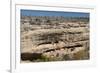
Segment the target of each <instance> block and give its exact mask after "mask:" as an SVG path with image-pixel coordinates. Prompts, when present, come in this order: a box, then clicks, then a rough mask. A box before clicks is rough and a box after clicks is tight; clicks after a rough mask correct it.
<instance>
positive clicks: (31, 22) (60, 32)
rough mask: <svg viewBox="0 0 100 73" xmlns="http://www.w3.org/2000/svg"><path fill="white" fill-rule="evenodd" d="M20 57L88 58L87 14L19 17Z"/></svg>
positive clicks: (53, 59) (46, 58) (51, 58)
mask: <svg viewBox="0 0 100 73" xmlns="http://www.w3.org/2000/svg"><path fill="white" fill-rule="evenodd" d="M20 32H21V60H22V61H27V60H29V61H32V62H40V61H64V60H86V59H89V48H90V47H89V18H85V17H83V18H82V17H81V18H65V17H46V16H33V17H32V16H30V17H29V16H22V17H21V31H20Z"/></svg>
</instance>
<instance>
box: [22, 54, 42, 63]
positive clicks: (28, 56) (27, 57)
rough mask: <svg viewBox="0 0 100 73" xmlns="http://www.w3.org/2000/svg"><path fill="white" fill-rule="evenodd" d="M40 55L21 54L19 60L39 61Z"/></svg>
mask: <svg viewBox="0 0 100 73" xmlns="http://www.w3.org/2000/svg"><path fill="white" fill-rule="evenodd" d="M41 56H42V54H41V53H22V54H21V60H23V61H25V60H30V61H33V60H36V59H41Z"/></svg>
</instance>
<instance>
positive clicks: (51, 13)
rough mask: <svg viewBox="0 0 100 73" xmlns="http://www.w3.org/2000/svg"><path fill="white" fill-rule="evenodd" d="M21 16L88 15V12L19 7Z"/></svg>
mask: <svg viewBox="0 0 100 73" xmlns="http://www.w3.org/2000/svg"><path fill="white" fill-rule="evenodd" d="M21 15H22V16H64V17H89V15H90V14H89V13H83V12H61V11H40V10H24V9H21Z"/></svg>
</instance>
